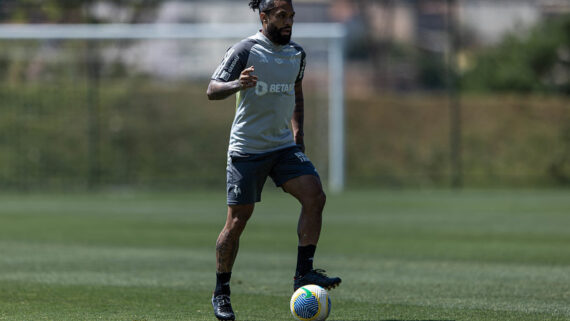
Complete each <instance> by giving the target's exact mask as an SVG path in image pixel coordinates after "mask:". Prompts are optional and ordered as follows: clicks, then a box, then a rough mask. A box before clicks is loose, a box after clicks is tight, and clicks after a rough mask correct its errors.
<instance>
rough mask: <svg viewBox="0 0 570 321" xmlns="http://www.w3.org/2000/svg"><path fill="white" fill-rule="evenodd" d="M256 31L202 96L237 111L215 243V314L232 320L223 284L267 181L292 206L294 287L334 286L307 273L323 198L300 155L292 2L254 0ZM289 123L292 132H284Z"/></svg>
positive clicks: (299, 71)
mask: <svg viewBox="0 0 570 321" xmlns="http://www.w3.org/2000/svg"><path fill="white" fill-rule="evenodd" d="M249 6H250V7H251V8H252V9H253V10H254V11H255V10H256V9H257V10H258V11H259V18H260V20H261V23H262V29H261V30H260V31H259V32H258V33H257V34H255V35H253V36H251V37H249V38H247V39H244V40H242V41H240V42H239V43H237V44H235V45H234V46H232V47H231V48H230V49H229V50H228V51H227V52H226V55H225V57H224V59H223V61H222V63H221V64H220V66H219V67H218V68H217V69H216V71H215V72H214V74H213V76H212V79H211V81H210V84H209V85H208V90H207V95H208V98H209V99H211V100H212V99H225V98H227V97H229V96H231V95H232V94H234V93H236V100H237V109H236V115H235V118H234V121H233V124H232V129H231V134H230V142H229V148H228V166H227V201H228V213H227V219H226V224H225V226H224V228H223V229H222V231H221V233H220V235H219V237H218V240H217V242H216V258H217V264H216V287H215V290H214V294H213V296H212V305H213V307H214V314H215V315H216V317H217V318H218V319H220V320H234V318H235V316H234V312H233V310H232V307H231V303H230V277H231V271H232V266H233V264H234V261H235V258H236V255H237V252H238V247H239V237H240V235H241V233H242V232H243V230H244V228H245V226H246V223H247V221H248V219H249V218H250V217H251V215H252V213H253V209H254V206H255V203H256V202H259V201H260V200H261V191H262V188H263V185H264V183H265V180H266V179H267V176H271V178H272V179H273V181H274V182H275V184H276V185H277V186H278V187H281V188H283V190H284V191H285V192H287V193H289V194H291V195H293V196H294V197H295V198H297V199H298V200H299V202H300V203H301V208H302V209H301V215H300V217H299V223H298V227H297V234H298V237H299V243H298V255H297V267H296V271H295V277H294V285H293V288H294V290H296V289H297V288H299V287H301V286H303V285H306V284H318V285H320V286H322V287H324V288H327V289H330V288H333V287H335V286H337V285H338V284H340V282H341V279H340V278H338V277H334V278H330V277H327V276H326V275H325V274H324V273H323V272H324V271H323V270H316V269H313V256H314V253H315V249H316V245H317V242H318V240H319V234H320V231H321V214H322V211H323V207H324V205H325V200H326V196H325V193H324V192H323V189H322V185H321V181H320V178H319V176H318V174H317V171H316V169H315V168H314V166H313V164H312V163H311V162H310V161H309V159H308V158H307V157H306V156H305V154H304V149H305V146H304V142H303V115H304V114H303V110H304V105H303V89H302V79H303V73H304V68H305V52H304V51H303V49H302V48H301V47H300V46H299V45H298V44H296V43H294V42H291V41H290V39H291V32H292V26H293V16H294V15H295V12H294V11H293V5H292V2H291V0H257V1H251V2H250V3H249ZM289 123H290V124H291V129H290V128H289Z"/></svg>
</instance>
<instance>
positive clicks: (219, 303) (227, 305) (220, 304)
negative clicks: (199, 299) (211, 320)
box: [212, 294, 236, 320]
mask: <svg viewBox="0 0 570 321" xmlns="http://www.w3.org/2000/svg"><path fill="white" fill-rule="evenodd" d="M212 306H213V307H214V315H215V316H216V318H218V320H235V319H236V316H235V314H234V310H233V309H232V304H231V302H230V296H229V295H226V294H220V295H218V296H212Z"/></svg>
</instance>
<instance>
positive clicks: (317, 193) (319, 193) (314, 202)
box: [301, 188, 327, 212]
mask: <svg viewBox="0 0 570 321" xmlns="http://www.w3.org/2000/svg"><path fill="white" fill-rule="evenodd" d="M326 201H327V195H326V194H325V192H324V191H323V190H322V189H320V188H319V189H315V190H314V191H313V192H312V193H310V194H308V195H306V197H305V198H304V199H303V201H302V202H301V203H302V205H303V207H307V208H311V209H313V210H314V211H319V212H320V211H322V209H323V208H324V207H325V203H326Z"/></svg>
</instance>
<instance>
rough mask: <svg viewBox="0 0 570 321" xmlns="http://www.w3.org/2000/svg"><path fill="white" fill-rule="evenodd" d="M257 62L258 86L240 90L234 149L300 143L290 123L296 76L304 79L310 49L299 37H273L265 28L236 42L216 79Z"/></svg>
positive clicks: (265, 149) (269, 148) (266, 149)
mask: <svg viewBox="0 0 570 321" xmlns="http://www.w3.org/2000/svg"><path fill="white" fill-rule="evenodd" d="M250 66H254V68H255V70H254V71H253V73H252V74H253V75H255V76H257V77H258V80H257V86H256V87H255V88H248V89H245V90H240V91H239V92H237V94H236V114H235V118H234V122H233V124H232V130H231V134H230V143H229V151H237V152H242V153H250V154H257V153H264V152H269V151H274V150H278V149H281V148H285V147H290V146H294V145H295V141H294V140H293V134H292V133H291V130H290V128H289V125H290V122H291V117H292V116H293V109H294V108H295V82H297V81H299V80H301V79H303V72H304V69H305V52H304V51H303V48H301V46H299V45H298V44H296V43H294V42H290V43H289V44H287V45H283V46H281V45H276V44H274V43H272V42H271V41H270V40H269V39H268V38H267V37H265V35H263V34H262V33H261V32H258V33H257V34H255V35H253V36H251V37H249V38H246V39H244V40H242V41H240V42H238V43H237V44H235V45H233V46H232V47H231V48H230V49H228V51H227V52H226V55H225V57H224V59H223V60H222V63H221V64H220V66H219V67H218V68H217V69H216V71H215V72H214V74H213V75H212V79H213V80H217V81H221V82H228V81H233V80H236V79H238V78H239V75H240V73H241V72H242V71H243V70H244V69H246V68H248V67H250Z"/></svg>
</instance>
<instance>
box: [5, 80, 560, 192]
mask: <svg viewBox="0 0 570 321" xmlns="http://www.w3.org/2000/svg"><path fill="white" fill-rule="evenodd" d="M205 87H206V81H205V82H204V83H186V84H180V83H177V84H172V83H156V82H150V81H143V80H137V81H132V82H128V83H122V82H116V83H112V82H108V81H103V82H101V86H100V88H99V89H98V91H97V92H91V93H89V92H87V90H86V88H87V86H85V84H83V85H81V83H79V84H77V83H68V84H61V83H59V84H49V83H45V82H43V83H42V84H41V85H40V84H27V85H25V86H17V87H10V86H8V85H6V86H2V87H0V98H1V99H0V163H1V164H2V166H0V187H1V188H3V189H44V188H45V189H76V188H80V189H81V188H90V187H110V186H113V187H116V186H119V187H120V186H127V187H151V188H191V187H199V188H204V187H206V188H207V187H216V188H223V187H224V184H225V163H226V156H225V154H226V148H227V141H228V135H229V130H230V126H231V121H232V118H233V113H234V104H235V103H234V100H233V98H230V99H228V100H224V101H217V102H210V101H208V100H207V99H206V96H205ZM306 91H307V93H306V96H307V98H306V99H307V101H306V105H307V106H306V125H305V127H306V135H307V148H308V150H307V153H308V155H309V157H310V158H311V159H312V160H313V161H314V162H315V163H316V165H317V167H318V168H319V170H320V172H321V174H322V176H323V178H324V179H325V180H326V171H327V163H326V158H327V157H326V155H327V146H326V145H327V138H326V137H324V136H323V132H326V122H327V116H326V108H325V106H326V104H323V102H322V101H317V100H313V99H312V98H311V97H312V96H313V95H312V91H311V90H310V89H308V90H306ZM89 97H97V98H96V99H93V98H89ZM90 99H91V105H90ZM462 105H463V117H462V122H463V127H462V128H463V135H462V142H463V145H462V147H463V169H464V181H465V185H466V186H562V185H568V184H569V182H570V165H569V163H570V162H569V159H570V112H569V107H568V106H569V104H568V98H567V97H563V96H558V97H556V96H515V95H511V96H464V97H462ZM93 106H97V108H93ZM94 111H96V112H94ZM448 111H449V108H448V104H447V100H446V98H445V97H444V96H420V95H405V96H403V95H402V96H399V95H388V96H371V97H365V96H358V97H353V96H352V95H350V94H349V95H348V99H347V112H346V115H347V174H348V177H347V178H348V184H349V186H353V187H358V186H371V185H373V186H430V187H445V186H448V185H449V177H450V173H449V167H450V166H449V115H448Z"/></svg>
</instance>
